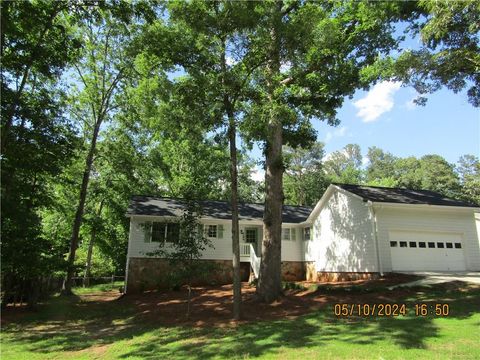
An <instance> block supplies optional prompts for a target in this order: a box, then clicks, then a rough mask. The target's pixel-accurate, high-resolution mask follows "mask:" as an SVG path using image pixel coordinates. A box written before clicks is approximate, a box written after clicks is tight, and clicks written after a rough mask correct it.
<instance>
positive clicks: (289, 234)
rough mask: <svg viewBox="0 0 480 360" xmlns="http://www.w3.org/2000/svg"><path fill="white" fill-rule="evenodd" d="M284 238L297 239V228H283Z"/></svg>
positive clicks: (287, 239)
mask: <svg viewBox="0 0 480 360" xmlns="http://www.w3.org/2000/svg"><path fill="white" fill-rule="evenodd" d="M282 240H285V241H295V240H296V229H294V228H282Z"/></svg>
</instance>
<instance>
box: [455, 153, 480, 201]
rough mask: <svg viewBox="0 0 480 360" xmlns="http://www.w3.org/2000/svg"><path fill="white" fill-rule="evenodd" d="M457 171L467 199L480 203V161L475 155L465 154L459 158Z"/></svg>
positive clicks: (463, 193)
mask: <svg viewBox="0 0 480 360" xmlns="http://www.w3.org/2000/svg"><path fill="white" fill-rule="evenodd" d="M457 172H458V174H459V176H460V182H461V184H462V195H463V197H464V199H465V200H467V201H469V202H472V203H474V204H479V205H480V161H479V159H478V157H476V156H473V155H463V156H462V157H460V159H459V160H458V166H457Z"/></svg>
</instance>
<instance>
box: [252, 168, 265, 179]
mask: <svg viewBox="0 0 480 360" xmlns="http://www.w3.org/2000/svg"><path fill="white" fill-rule="evenodd" d="M250 177H251V178H252V180H254V181H257V182H263V181H265V170H263V169H261V168H259V167H255V170H254V171H252V172H251V173H250Z"/></svg>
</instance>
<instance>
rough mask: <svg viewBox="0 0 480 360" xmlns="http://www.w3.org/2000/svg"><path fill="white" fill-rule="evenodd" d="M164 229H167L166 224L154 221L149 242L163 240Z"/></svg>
mask: <svg viewBox="0 0 480 360" xmlns="http://www.w3.org/2000/svg"><path fill="white" fill-rule="evenodd" d="M166 231H167V224H165V223H159V222H154V223H153V224H152V239H151V242H164V241H165V232H166Z"/></svg>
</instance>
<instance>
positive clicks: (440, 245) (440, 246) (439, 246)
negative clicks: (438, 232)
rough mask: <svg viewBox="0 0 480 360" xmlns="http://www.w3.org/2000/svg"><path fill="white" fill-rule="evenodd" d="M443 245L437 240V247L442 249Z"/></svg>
mask: <svg viewBox="0 0 480 360" xmlns="http://www.w3.org/2000/svg"><path fill="white" fill-rule="evenodd" d="M444 247H445V246H444V244H443V243H442V242H437V248H439V249H443V248H444Z"/></svg>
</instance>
